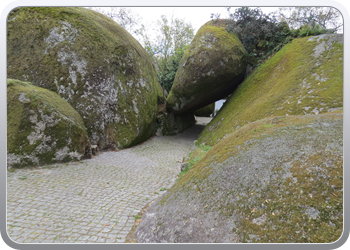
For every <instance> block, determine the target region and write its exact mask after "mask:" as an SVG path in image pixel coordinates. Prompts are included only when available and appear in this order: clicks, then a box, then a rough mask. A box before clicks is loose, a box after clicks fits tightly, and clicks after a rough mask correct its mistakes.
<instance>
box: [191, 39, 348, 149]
mask: <svg viewBox="0 0 350 250" xmlns="http://www.w3.org/2000/svg"><path fill="white" fill-rule="evenodd" d="M342 106H343V35H339V34H338V35H337V34H328V35H320V36H316V37H305V38H299V39H295V40H294V41H293V42H292V43H290V44H287V45H286V46H284V47H283V48H282V49H281V50H280V51H279V52H278V53H277V54H276V55H274V56H273V57H272V58H270V59H268V60H267V61H266V62H265V63H264V64H263V65H261V66H260V67H259V68H257V69H256V70H255V71H254V72H253V73H252V74H251V75H250V76H249V77H248V78H247V79H246V80H245V81H244V82H243V83H242V84H241V85H240V86H239V87H238V88H237V89H236V90H235V91H234V92H233V94H232V95H231V96H230V98H229V99H228V100H227V101H226V103H225V105H224V106H223V107H222V108H221V109H220V111H219V113H218V114H217V115H216V116H215V117H214V118H213V120H212V121H211V122H210V123H209V124H208V125H207V126H206V128H205V129H204V130H203V131H202V133H201V134H200V136H199V138H198V141H199V143H205V144H207V145H215V144H216V143H218V141H220V140H221V139H222V138H224V137H225V136H226V135H228V134H230V133H232V132H233V131H235V130H236V129H238V128H240V127H241V126H243V125H245V124H247V123H249V122H253V121H256V120H259V119H262V118H265V117H269V116H281V115H282V116H285V115H301V114H319V113H325V112H329V111H332V110H334V109H341V108H342Z"/></svg>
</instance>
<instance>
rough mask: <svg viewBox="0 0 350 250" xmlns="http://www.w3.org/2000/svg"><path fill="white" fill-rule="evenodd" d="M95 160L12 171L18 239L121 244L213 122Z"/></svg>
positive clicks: (12, 220) (11, 205) (11, 222)
mask: <svg viewBox="0 0 350 250" xmlns="http://www.w3.org/2000/svg"><path fill="white" fill-rule="evenodd" d="M197 120H198V123H197V124H196V125H195V126H193V127H191V128H189V129H187V130H186V131H185V132H183V133H181V134H178V135H176V136H164V137H153V138H152V139H150V140H148V141H146V142H144V143H142V144H140V145H137V146H135V147H133V148H129V149H125V150H121V151H118V152H104V153H101V154H100V155H98V156H95V157H94V158H93V159H90V160H84V161H81V162H72V163H67V164H55V165H51V166H44V167H37V168H33V169H17V170H15V171H14V172H8V178H7V225H8V235H9V236H10V238H11V239H12V240H13V241H15V242H17V243H56V242H58V243H116V242H125V238H126V236H127V234H128V233H129V231H130V230H131V228H132V226H133V225H134V223H135V216H136V215H137V214H138V213H139V212H140V210H141V209H142V208H143V207H145V206H146V205H147V204H148V203H149V202H151V201H152V200H154V199H156V198H157V197H159V195H161V194H163V193H164V192H166V189H168V188H170V187H171V186H172V185H173V184H174V181H175V179H176V176H177V174H178V173H179V172H180V163H181V161H182V158H183V157H184V156H187V155H188V153H189V152H190V150H191V148H192V147H193V141H194V140H196V139H197V136H198V134H199V133H200V132H201V131H202V129H203V128H204V125H205V124H206V123H207V122H209V121H210V118H197Z"/></svg>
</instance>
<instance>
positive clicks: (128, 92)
mask: <svg viewBox="0 0 350 250" xmlns="http://www.w3.org/2000/svg"><path fill="white" fill-rule="evenodd" d="M7 30H8V36H7V55H8V56H7V59H8V65H7V73H8V76H9V77H11V78H15V79H19V80H23V81H29V82H32V83H33V84H34V85H37V86H40V87H43V88H46V89H49V90H51V91H54V92H57V93H59V94H60V96H61V97H62V98H64V99H65V100H67V101H68V102H69V103H70V104H71V105H72V106H73V107H74V108H75V109H76V110H77V111H78V112H79V113H80V114H81V116H82V118H83V119H84V122H85V125H86V128H87V129H88V133H89V137H90V139H91V141H92V142H93V143H94V144H99V145H100V147H102V148H103V147H109V146H111V147H119V148H123V147H127V146H130V145H134V144H137V143H139V142H142V141H144V140H146V139H147V138H149V137H150V136H151V135H153V133H154V129H155V123H156V114H157V97H158V96H160V95H161V87H160V85H159V83H158V81H157V77H156V73H155V70H154V67H153V64H152V62H151V60H150V58H149V56H148V54H147V52H146V51H145V50H144V49H143V48H142V46H141V45H140V44H139V43H138V42H137V41H136V40H135V39H134V38H133V37H132V36H131V35H130V34H129V33H128V32H127V31H126V30H125V29H124V28H122V27H121V26H120V25H118V24H116V23H115V22H114V21H113V20H112V19H110V18H108V17H106V16H104V15H102V14H100V13H97V12H95V11H91V10H88V9H85V8H73V7H69V8H66V7H52V8H51V7H50V8H47V7H31V8H27V7H23V8H22V7H21V8H17V9H14V10H13V11H12V12H11V13H10V14H9V17H8V21H7Z"/></svg>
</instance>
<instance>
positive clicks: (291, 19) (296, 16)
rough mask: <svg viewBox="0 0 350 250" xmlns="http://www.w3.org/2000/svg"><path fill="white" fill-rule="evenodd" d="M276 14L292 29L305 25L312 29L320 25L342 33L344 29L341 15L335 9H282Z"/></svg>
mask: <svg viewBox="0 0 350 250" xmlns="http://www.w3.org/2000/svg"><path fill="white" fill-rule="evenodd" d="M275 14H276V15H277V16H276V17H277V18H279V19H280V21H286V22H287V23H288V25H289V27H290V28H292V29H298V28H300V27H301V26H304V25H309V26H311V27H314V26H315V25H319V26H320V27H322V28H325V29H330V30H333V31H336V32H341V31H342V29H343V20H342V16H341V13H340V12H339V11H338V10H337V9H335V8H333V7H287V8H280V9H279V10H278V11H277V12H275Z"/></svg>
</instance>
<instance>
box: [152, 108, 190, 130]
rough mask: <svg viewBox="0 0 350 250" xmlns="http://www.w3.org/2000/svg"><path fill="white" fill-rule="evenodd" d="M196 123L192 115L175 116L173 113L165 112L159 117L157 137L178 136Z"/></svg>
mask: <svg viewBox="0 0 350 250" xmlns="http://www.w3.org/2000/svg"><path fill="white" fill-rule="evenodd" d="M195 123H196V120H195V118H194V115H193V114H192V113H185V114H181V115H174V114H173V113H167V112H164V113H163V114H161V115H159V116H158V117H157V127H158V128H157V132H156V135H158V136H161V135H176V134H178V133H181V132H183V131H185V130H186V129H187V128H189V127H191V126H193V125H194V124H195Z"/></svg>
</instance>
